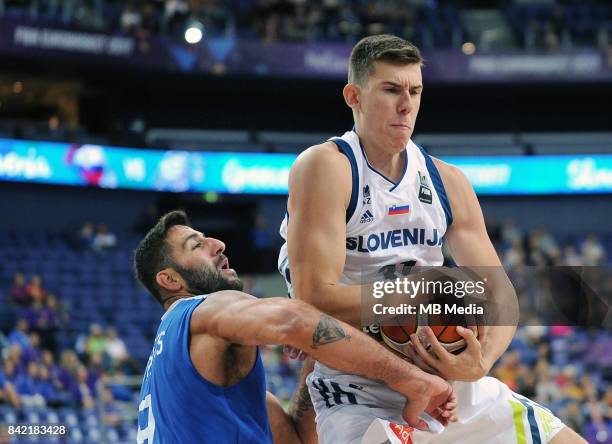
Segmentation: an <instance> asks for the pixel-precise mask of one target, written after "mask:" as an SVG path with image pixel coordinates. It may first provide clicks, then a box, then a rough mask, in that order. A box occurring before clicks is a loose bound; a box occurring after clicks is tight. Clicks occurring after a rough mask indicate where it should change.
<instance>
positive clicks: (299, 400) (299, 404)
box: [289, 357, 318, 444]
mask: <svg viewBox="0 0 612 444" xmlns="http://www.w3.org/2000/svg"><path fill="white" fill-rule="evenodd" d="M313 368H314V360H313V359H312V358H310V357H307V358H306V360H305V361H304V365H303V366H302V372H301V374H300V378H299V380H298V385H297V388H296V390H295V394H294V395H293V401H292V405H291V408H290V409H289V415H290V416H291V419H292V420H293V424H294V425H295V430H296V431H297V433H298V436H299V437H300V441H302V444H317V442H318V439H317V428H316V422H315V411H314V407H313V405H312V400H311V399H310V393H309V392H308V386H307V384H306V377H307V376H308V375H309V374H310V372H312V370H313Z"/></svg>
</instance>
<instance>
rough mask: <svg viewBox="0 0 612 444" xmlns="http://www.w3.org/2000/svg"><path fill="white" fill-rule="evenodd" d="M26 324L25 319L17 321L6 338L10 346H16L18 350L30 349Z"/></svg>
mask: <svg viewBox="0 0 612 444" xmlns="http://www.w3.org/2000/svg"><path fill="white" fill-rule="evenodd" d="M29 333H30V331H29V329H28V323H27V321H26V320H25V319H22V318H21V319H19V320H18V321H17V324H16V325H15V328H14V329H13V331H11V333H10V334H9V336H8V342H9V344H10V345H14V344H17V345H19V347H20V348H29V347H30V336H29Z"/></svg>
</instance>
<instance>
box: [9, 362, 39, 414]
mask: <svg viewBox="0 0 612 444" xmlns="http://www.w3.org/2000/svg"><path fill="white" fill-rule="evenodd" d="M37 376H38V364H37V363H36V362H30V363H29V364H28V367H27V370H26V371H25V372H21V373H18V374H17V375H16V376H15V389H16V390H17V394H18V395H19V398H20V399H21V402H22V404H23V405H25V406H29V407H30V406H31V407H44V406H45V399H44V398H43V397H42V395H41V394H40V393H38V391H37V387H36V381H35V379H36V378H37Z"/></svg>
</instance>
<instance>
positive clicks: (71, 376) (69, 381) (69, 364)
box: [57, 350, 82, 406]
mask: <svg viewBox="0 0 612 444" xmlns="http://www.w3.org/2000/svg"><path fill="white" fill-rule="evenodd" d="M81 365H82V364H81V362H80V361H79V359H78V358H77V355H76V353H75V352H73V351H72V350H64V351H63V352H62V355H61V358H60V366H59V368H58V369H57V372H58V376H57V377H58V380H59V382H60V383H61V385H62V389H63V390H65V391H67V392H69V393H70V394H71V401H72V403H73V404H74V405H75V406H77V405H79V402H80V399H81V398H80V397H79V388H78V383H77V378H76V373H77V368H78V367H79V366H81Z"/></svg>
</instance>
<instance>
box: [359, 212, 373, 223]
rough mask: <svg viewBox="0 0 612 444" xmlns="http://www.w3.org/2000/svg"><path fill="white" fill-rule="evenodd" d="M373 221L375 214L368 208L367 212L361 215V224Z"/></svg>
mask: <svg viewBox="0 0 612 444" xmlns="http://www.w3.org/2000/svg"><path fill="white" fill-rule="evenodd" d="M372 221H374V215H373V214H372V212H371V211H370V210H366V212H365V213H363V214H362V215H361V219H359V223H360V224H365V223H368V222H372Z"/></svg>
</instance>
